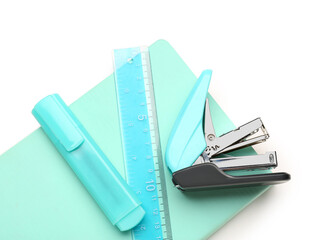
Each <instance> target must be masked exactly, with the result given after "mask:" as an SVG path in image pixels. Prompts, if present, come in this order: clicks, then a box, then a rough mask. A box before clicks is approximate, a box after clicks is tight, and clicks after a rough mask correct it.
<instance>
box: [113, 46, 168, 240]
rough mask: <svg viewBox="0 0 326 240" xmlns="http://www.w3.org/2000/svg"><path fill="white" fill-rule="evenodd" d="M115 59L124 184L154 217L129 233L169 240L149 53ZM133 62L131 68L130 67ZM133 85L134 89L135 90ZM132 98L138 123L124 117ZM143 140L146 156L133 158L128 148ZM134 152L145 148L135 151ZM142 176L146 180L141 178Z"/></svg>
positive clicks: (136, 52) (139, 239)
mask: <svg viewBox="0 0 326 240" xmlns="http://www.w3.org/2000/svg"><path fill="white" fill-rule="evenodd" d="M118 51H119V50H118ZM128 51H129V52H128ZM115 53H116V52H115ZM120 53H121V52H120ZM118 55H119V56H117V55H116V54H115V67H116V87H117V93H118V95H119V96H118V104H119V109H120V121H121V127H122V140H123V142H124V143H125V144H124V152H125V163H126V166H125V168H126V172H127V181H128V183H129V184H130V185H131V186H132V187H133V189H134V191H135V192H136V194H137V195H138V196H139V197H140V199H141V200H142V201H143V202H144V204H143V207H144V208H145V206H146V208H145V211H146V213H147V212H152V213H153V214H149V216H151V217H150V218H151V219H150V221H146V215H148V214H146V215H145V218H144V220H143V221H142V222H141V223H140V224H139V225H138V226H137V227H136V228H135V229H134V230H133V231H132V232H133V238H134V240H145V239H152V238H156V239H165V240H166V239H172V230H171V225H170V219H169V208H168V203H167V195H166V186H165V175H164V169H163V167H164V165H163V158H162V154H161V147H160V139H159V129H158V123H157V116H156V106H155V96H154V89H153V82H152V74H151V67H150V59H149V52H148V50H147V49H146V48H136V49H132V50H131V51H130V49H125V51H122V53H121V54H118ZM120 55H121V56H120ZM127 60H128V61H127ZM129 60H130V62H129ZM117 62H118V63H117ZM127 62H128V63H129V65H128V63H127ZM133 62H134V64H132V63H133ZM123 65H126V66H125V67H126V71H125V72H124V71H122V72H121V71H117V70H119V69H120V68H123V67H124V66H123ZM128 68H129V69H128ZM127 70H129V71H127ZM117 72H118V73H117ZM129 73H132V74H133V76H134V77H132V76H130V75H128V74H129ZM128 77H129V80H128V81H129V84H127V83H125V84H124V82H122V81H121V82H120V81H119V80H127V78H128ZM131 81H133V82H131ZM136 85H137V87H135V86H136ZM131 97H134V98H135V99H138V100H139V99H141V101H139V102H137V103H134V102H135V101H132V104H136V105H134V106H133V108H131V109H132V110H134V108H136V109H137V111H139V112H138V116H137V119H135V116H134V117H132V116H131V115H130V114H124V113H127V112H128V111H130V105H129V104H130V100H129V98H131ZM128 100H129V101H128ZM137 128H139V129H138V131H136V129H137ZM132 133H134V134H136V136H137V141H135V138H134V137H131V136H135V135H132ZM138 136H139V137H138ZM145 138H146V139H147V140H146V141H145V142H143V144H145V146H146V154H144V155H143V156H141V154H134V151H133V149H132V148H130V149H128V144H133V143H134V144H136V145H137V144H139V141H140V140H139V139H145ZM135 142H136V143H135ZM126 145H127V146H126ZM147 146H148V148H147ZM136 149H137V150H139V149H145V148H144V147H138V148H136ZM139 164H141V165H142V166H143V168H142V169H140V167H139V166H140V165H139ZM137 167H138V168H137ZM137 170H138V171H137ZM140 170H143V173H144V174H139V173H140V172H141V171H140ZM145 173H147V174H145ZM152 174H154V175H152ZM139 175H141V178H142V179H144V180H143V181H144V182H139ZM143 175H144V176H146V177H145V178H143ZM141 185H143V186H141ZM148 202H152V203H155V202H156V203H157V205H155V204H154V205H153V204H149V205H151V206H147V205H146V204H145V203H148ZM153 206H154V207H153Z"/></svg>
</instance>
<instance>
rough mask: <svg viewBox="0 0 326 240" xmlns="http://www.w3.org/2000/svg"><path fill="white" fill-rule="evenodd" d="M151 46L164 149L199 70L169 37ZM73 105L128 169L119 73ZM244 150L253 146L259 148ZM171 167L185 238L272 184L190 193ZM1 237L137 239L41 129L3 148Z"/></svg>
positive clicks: (211, 226)
mask: <svg viewBox="0 0 326 240" xmlns="http://www.w3.org/2000/svg"><path fill="white" fill-rule="evenodd" d="M149 49H150V56H151V63H152V71H153V81H154V89H155V97H156V104H157V114H158V122H159V129H160V137H161V145H162V151H163V156H164V152H165V149H166V144H167V141H168V137H169V133H170V131H171V129H172V127H173V124H174V121H175V119H176V117H177V115H178V113H179V111H180V109H181V107H182V105H183V103H184V101H185V100H186V98H187V96H188V94H189V92H190V90H191V89H192V87H193V85H194V83H195V81H196V79H197V76H196V75H194V74H193V73H192V72H191V70H190V69H189V68H188V67H187V65H186V64H185V63H184V62H183V60H182V59H181V58H180V57H179V55H178V54H177V53H176V52H175V50H174V49H173V48H172V47H171V46H170V45H169V43H168V42H166V41H164V40H159V41H157V42H155V43H154V44H153V45H152V46H150V48H149ZM197 74H198V75H199V74H200V73H197ZM212 81H214V73H213V77H212ZM44 94H45V95H46V94H50V93H44ZM63 97H64V96H63ZM209 98H211V97H210V96H209ZM32 108H33V106H30V109H32ZM70 108H71V110H72V111H73V112H74V113H75V115H76V116H77V117H78V118H79V120H80V121H81V123H82V124H83V125H84V127H85V128H86V129H87V130H88V131H89V133H90V134H91V135H92V137H93V138H94V140H95V141H96V142H97V143H98V145H99V146H100V147H101V148H102V149H103V151H104V152H105V154H106V155H107V156H108V157H109V159H110V160H111V162H112V163H113V165H114V166H115V167H116V168H117V170H118V171H119V172H120V173H121V174H122V176H124V164H123V157H122V156H123V155H122V147H121V138H120V129H119V119H118V110H117V103H116V93H115V84H114V76H113V75H111V76H109V77H108V78H106V79H105V80H104V81H102V82H101V83H100V84H98V85H97V86H96V87H94V88H93V89H91V90H90V91H89V92H88V93H86V94H85V95H83V96H82V97H80V98H79V99H78V100H77V101H75V102H74V103H73V104H72V105H71V106H70ZM210 109H211V112H212V118H213V121H214V126H215V129H216V133H217V134H222V133H224V132H226V131H229V130H231V129H233V128H234V125H233V124H232V122H231V121H230V120H229V118H228V117H227V116H226V115H225V113H224V112H223V111H222V110H221V108H220V107H219V106H218V104H217V103H216V102H215V101H214V100H213V99H210ZM240 153H241V154H252V153H253V150H252V149H250V148H247V149H244V150H242V151H240ZM165 175H166V183H167V193H168V199H169V207H170V215H171V223H172V231H173V237H174V239H180V240H183V239H187V240H192V239H196V240H197V239H207V238H208V237H209V236H210V235H211V234H213V233H214V232H215V231H216V230H218V229H219V228H220V227H221V226H223V224H225V223H226V222H227V221H228V220H230V219H231V218H232V217H233V216H235V215H236V214H237V213H238V212H239V211H240V210H241V209H243V208H244V207H245V206H247V205H248V204H249V203H250V202H252V201H253V200H254V199H255V198H257V197H258V196H259V195H260V194H262V193H263V192H264V191H265V190H266V189H267V188H268V187H247V188H242V189H224V190H213V191H202V192H186V193H184V192H181V191H179V190H177V189H176V188H175V187H174V185H173V184H172V181H171V173H170V172H169V171H168V169H167V168H166V171H165ZM0 239H7V240H10V239H25V240H29V239H30V240H36V239H48V240H52V239H53V240H54V239H55V240H56V239H62V240H64V239H67V240H68V239H69V240H71V239H79V240H84V239H85V240H86V239H96V240H102V239H103V240H107V239H115V240H123V239H126V240H130V239H131V234H130V232H124V233H123V232H120V231H119V230H118V229H117V228H116V227H114V226H112V224H111V223H110V222H109V220H108V219H107V218H106V217H105V215H104V214H103V213H102V211H101V209H100V208H99V207H98V206H97V204H96V203H95V201H94V200H93V199H92V197H91V196H90V195H89V194H88V192H87V191H86V189H85V188H84V186H83V185H82V184H81V183H80V182H79V180H78V178H77V177H76V176H75V174H74V172H73V171H72V170H71V169H70V167H69V166H68V164H67V163H66V161H65V160H64V159H63V158H62V157H61V155H60V154H59V153H58V152H57V150H56V149H55V147H54V145H53V144H52V143H51V142H50V141H49V139H48V138H47V137H46V135H45V134H44V133H43V131H42V130H41V129H37V130H36V131H34V132H33V133H32V134H30V135H29V136H27V137H26V138H25V139H24V140H22V141H21V142H19V143H18V144H17V145H16V146H14V147H13V148H11V149H10V150H9V151H7V152H6V153H4V154H3V155H2V156H0Z"/></svg>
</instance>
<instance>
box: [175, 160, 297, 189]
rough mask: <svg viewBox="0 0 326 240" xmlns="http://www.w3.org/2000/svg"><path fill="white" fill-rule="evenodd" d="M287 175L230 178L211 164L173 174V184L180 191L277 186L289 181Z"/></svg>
mask: <svg viewBox="0 0 326 240" xmlns="http://www.w3.org/2000/svg"><path fill="white" fill-rule="evenodd" d="M290 178H291V177H290V175H289V174H288V173H265V174H253V175H246V176H230V175H228V174H226V173H225V172H223V171H222V170H220V169H219V168H218V167H217V166H216V165H215V164H213V163H205V164H198V165H194V166H191V167H188V168H184V169H182V170H180V171H177V172H175V173H173V182H174V184H175V185H177V186H178V187H179V188H180V189H181V190H184V191H188V190H203V189H213V188H229V187H248V186H260V185H272V184H279V183H283V182H286V181H288V180H290Z"/></svg>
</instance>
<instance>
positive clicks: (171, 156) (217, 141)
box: [165, 70, 290, 191]
mask: <svg viewBox="0 0 326 240" xmlns="http://www.w3.org/2000/svg"><path fill="white" fill-rule="evenodd" d="M211 74H212V71H211V70H205V71H203V72H202V74H201V75H200V77H199V78H198V80H197V82H196V84H195V86H194V87H193V89H192V90H191V92H190V95H189V96H188V98H187V100H186V102H185V103H184V105H183V107H182V109H181V111H180V113H179V115H178V117H177V120H176V122H175V124H174V127H173V129H172V131H171V134H170V137H169V141H168V145H167V149H166V157H165V158H166V163H167V166H168V168H169V169H170V170H171V172H172V175H173V177H172V181H173V183H174V185H175V186H176V187H177V188H178V189H180V190H183V191H188V190H200V189H211V188H229V187H244V186H255V185H272V184H278V183H283V182H286V181H288V180H290V175H289V174H288V173H284V172H280V173H263V174H262V173H259V171H252V173H256V172H258V174H251V175H248V174H244V175H241V176H235V175H234V174H233V175H231V174H229V173H231V172H228V171H230V170H240V169H242V170H244V169H246V170H247V169H248V170H249V169H270V168H275V167H276V166H277V156H276V152H275V151H274V152H267V153H265V154H259V155H250V156H232V154H231V156H230V154H227V153H231V152H232V151H234V150H238V149H241V148H244V147H248V146H251V145H254V144H258V143H261V142H264V141H266V140H267V139H268V138H269V135H268V132H267V130H266V128H265V127H264V124H263V122H262V121H261V119H260V118H257V119H255V120H253V121H251V122H249V123H247V124H244V125H242V126H241V127H239V128H237V129H235V130H232V131H230V132H227V133H225V134H223V135H221V136H216V133H215V130H214V126H213V122H212V118H211V113H210V109H209V101H208V98H207V92H208V86H209V83H210V79H211ZM232 172H233V173H234V172H236V171H232Z"/></svg>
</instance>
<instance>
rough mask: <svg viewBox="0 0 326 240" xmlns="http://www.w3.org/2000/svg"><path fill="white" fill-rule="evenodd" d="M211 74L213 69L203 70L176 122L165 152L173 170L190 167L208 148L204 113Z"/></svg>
mask: <svg viewBox="0 0 326 240" xmlns="http://www.w3.org/2000/svg"><path fill="white" fill-rule="evenodd" d="M211 76H212V71H211V70H205V71H203V72H202V74H201V75H200V77H199V78H198V80H197V82H196V84H195V85H194V87H193V89H192V90H191V92H190V94H189V96H188V98H187V100H186V101H185V103H184V105H183V107H182V109H181V111H180V113H179V115H178V118H177V120H176V121H175V123H174V126H173V129H172V131H171V135H170V138H169V141H168V144H167V147H166V153H165V159H166V163H167V166H168V167H169V169H170V170H171V172H175V171H178V170H180V169H182V168H186V167H190V166H191V165H192V164H193V163H194V162H195V161H196V159H197V158H198V157H199V155H200V154H201V153H202V152H203V151H204V149H205V148H206V142H205V136H204V131H203V115H204V109H205V100H206V97H207V91H208V87H209V83H210V80H211Z"/></svg>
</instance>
